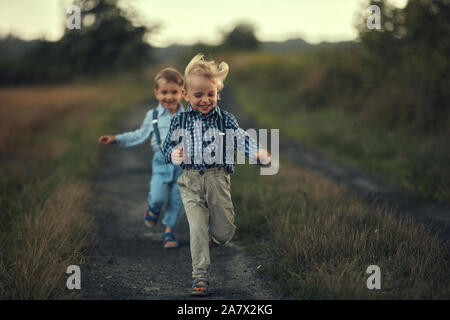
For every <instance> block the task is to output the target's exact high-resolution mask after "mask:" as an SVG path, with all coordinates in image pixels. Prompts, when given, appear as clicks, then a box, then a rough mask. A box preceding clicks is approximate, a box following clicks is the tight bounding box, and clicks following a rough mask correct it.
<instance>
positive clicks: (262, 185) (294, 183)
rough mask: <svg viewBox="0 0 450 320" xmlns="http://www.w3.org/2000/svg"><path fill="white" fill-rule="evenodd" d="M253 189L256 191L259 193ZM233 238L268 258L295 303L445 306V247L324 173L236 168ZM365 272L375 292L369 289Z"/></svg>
mask: <svg viewBox="0 0 450 320" xmlns="http://www.w3.org/2000/svg"><path fill="white" fill-rule="evenodd" d="M255 186H258V187H257V188H256V187H255ZM232 194H233V201H234V204H235V207H236V213H237V214H236V219H237V225H238V233H237V238H238V239H239V240H240V241H242V243H243V244H244V245H245V246H246V247H247V248H249V250H250V251H251V252H253V253H256V254H263V255H264V256H266V257H267V258H268V259H267V262H266V266H265V270H266V272H269V273H270V274H271V275H272V276H273V277H275V278H276V279H277V280H278V282H279V287H280V289H281V290H282V291H283V292H284V293H285V294H288V295H290V296H292V297H293V298H294V299H448V298H450V295H449V292H450V290H449V289H450V272H449V266H450V265H449V251H448V243H445V242H443V241H442V240H441V239H440V238H439V235H438V234H437V233H433V232H431V231H430V230H428V229H426V228H425V227H424V226H423V225H422V224H419V223H417V222H415V221H413V220H411V219H409V218H404V217H401V216H400V215H398V214H397V213H395V212H393V211H391V209H389V208H388V207H386V206H384V205H382V204H368V203H366V202H364V201H362V200H360V199H358V198H355V197H352V196H350V195H349V194H348V192H347V190H346V189H345V188H344V187H343V186H339V185H336V184H335V183H333V182H331V181H330V180H328V179H326V178H325V177H324V176H323V175H322V174H320V173H318V172H314V171H310V170H303V169H299V168H296V167H294V166H292V165H289V164H286V163H284V164H283V163H282V166H281V167H280V171H279V173H278V174H277V175H274V176H260V175H259V174H258V171H257V168H255V167H254V166H240V167H238V169H237V171H236V174H235V175H234V176H233V178H232ZM370 265H378V266H379V267H380V269H381V290H369V289H367V286H366V281H367V279H368V278H369V276H370V275H369V274H366V271H367V268H368V267H369V266H370Z"/></svg>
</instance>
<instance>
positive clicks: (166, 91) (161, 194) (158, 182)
mask: <svg viewBox="0 0 450 320" xmlns="http://www.w3.org/2000/svg"><path fill="white" fill-rule="evenodd" d="M183 85H184V79H183V76H182V75H181V74H180V73H179V72H178V71H177V70H175V69H172V68H165V69H163V70H161V71H160V72H159V73H158V74H157V75H156V77H155V91H154V93H155V96H156V99H157V100H158V101H159V104H158V106H157V107H156V108H155V109H151V110H149V111H148V112H147V114H146V116H145V119H144V121H143V122H142V125H141V127H140V128H139V129H137V130H134V131H130V132H125V133H122V134H119V135H116V136H101V137H99V139H98V141H99V142H100V143H102V144H110V143H117V144H118V145H119V146H120V147H132V146H135V145H138V144H141V143H143V142H145V141H146V140H147V139H148V138H149V137H150V135H151V134H152V133H153V135H152V137H151V141H150V143H151V145H152V147H153V151H154V155H153V160H152V178H151V180H150V193H149V196H148V209H147V211H146V212H145V217H144V222H145V224H146V225H147V226H148V227H153V226H155V225H156V223H157V221H158V217H159V214H160V213H161V210H162V208H163V206H164V205H165V204H166V203H167V207H166V211H165V214H164V219H163V221H162V223H163V224H164V225H165V226H166V228H165V231H164V233H163V246H164V248H176V247H177V246H178V241H177V240H176V238H175V235H174V230H175V226H176V224H177V222H178V219H179V217H180V215H181V213H182V211H183V203H182V200H181V196H180V191H179V189H178V185H177V183H176V181H177V179H178V177H179V176H180V174H181V173H182V172H183V170H182V169H181V168H180V166H178V165H173V164H167V163H166V162H165V160H164V155H163V153H162V152H161V142H164V139H165V138H166V135H167V132H168V130H169V124H170V121H171V119H172V118H173V116H174V115H176V114H179V113H181V112H184V108H183V106H182V105H181V104H180V101H181V98H182V89H183Z"/></svg>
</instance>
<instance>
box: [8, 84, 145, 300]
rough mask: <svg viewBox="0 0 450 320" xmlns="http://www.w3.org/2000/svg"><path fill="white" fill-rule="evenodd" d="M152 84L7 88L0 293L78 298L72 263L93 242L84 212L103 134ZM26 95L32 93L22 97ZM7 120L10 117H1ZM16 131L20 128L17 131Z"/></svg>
mask: <svg viewBox="0 0 450 320" xmlns="http://www.w3.org/2000/svg"><path fill="white" fill-rule="evenodd" d="M147 83H148V82H139V83H137V82H131V83H130V82H119V83H111V82H108V83H106V82H103V83H102V82H93V83H77V84H72V85H64V86H55V87H39V88H37V87H34V88H4V89H1V90H0V91H1V92H0V95H1V96H3V97H5V96H6V97H8V98H9V100H7V101H8V104H6V105H4V106H2V108H1V112H2V117H3V116H4V115H6V116H8V119H9V122H8V123H7V125H8V130H3V131H2V132H1V133H2V137H1V140H2V141H5V145H6V146H8V148H4V149H2V150H1V151H2V152H1V153H2V166H1V171H2V175H1V179H0V187H1V190H0V192H1V194H0V208H1V212H2V215H1V216H0V247H1V251H0V298H1V299H61V298H74V297H76V296H77V295H76V293H74V292H69V291H68V290H67V289H66V279H67V277H68V276H69V275H67V274H66V273H65V272H66V268H67V267H68V266H69V265H79V266H80V267H82V266H83V264H84V261H85V259H86V251H85V249H86V248H87V246H88V245H89V244H91V243H92V241H94V240H95V234H96V231H95V224H94V221H93V217H92V215H91V214H90V213H89V212H86V209H85V205H86V203H87V201H88V200H89V194H90V185H89V181H90V178H91V174H92V173H93V170H94V169H95V164H96V161H97V158H98V156H99V146H98V143H97V137H98V136H99V135H100V134H104V133H108V132H113V125H114V123H115V121H116V120H117V119H118V118H119V116H120V115H122V114H123V113H124V112H126V110H127V109H128V108H129V107H131V106H134V105H136V104H138V103H142V102H143V100H144V99H148V98H149V93H150V92H151V91H150V90H148V86H147V85H145V84H147ZM24 97H28V98H27V99H24ZM3 119H5V118H3ZM11 131H13V132H14V131H15V132H16V133H18V134H15V135H13V134H11Z"/></svg>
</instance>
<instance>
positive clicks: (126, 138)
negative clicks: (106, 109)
mask: <svg viewBox="0 0 450 320" xmlns="http://www.w3.org/2000/svg"><path fill="white" fill-rule="evenodd" d="M154 111H156V109H153V110H150V111H149V112H147V114H146V116H145V119H144V121H143V122H142V124H141V126H140V128H139V129H136V130H134V131H129V132H125V133H122V134H118V135H116V136H115V137H114V139H115V141H116V142H117V143H118V145H119V146H120V147H133V146H136V145H138V144H141V143H143V142H145V141H146V140H147V139H148V138H149V137H150V134H151V133H152V131H153V123H152V120H153V112H154Z"/></svg>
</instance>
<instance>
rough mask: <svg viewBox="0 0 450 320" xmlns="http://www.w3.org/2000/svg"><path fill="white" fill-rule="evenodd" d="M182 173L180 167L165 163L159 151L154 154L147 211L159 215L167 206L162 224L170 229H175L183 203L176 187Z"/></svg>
mask: <svg viewBox="0 0 450 320" xmlns="http://www.w3.org/2000/svg"><path fill="white" fill-rule="evenodd" d="M182 173H183V169H181V167H180V166H177V165H173V164H171V163H166V161H165V159H164V155H163V154H162V152H161V151H156V152H155V154H154V156H153V160H152V178H151V180H150V193H149V196H148V205H149V210H150V211H151V212H153V213H156V214H159V213H160V212H161V210H162V209H163V206H164V205H165V204H167V207H166V212H165V214H164V219H163V220H162V223H163V224H164V225H165V226H167V227H170V228H172V229H175V226H176V224H177V222H178V219H179V218H180V215H181V213H182V212H183V202H182V200H181V195H180V190H179V189H178V185H177V179H178V177H179V176H180V175H181V174H182Z"/></svg>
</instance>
